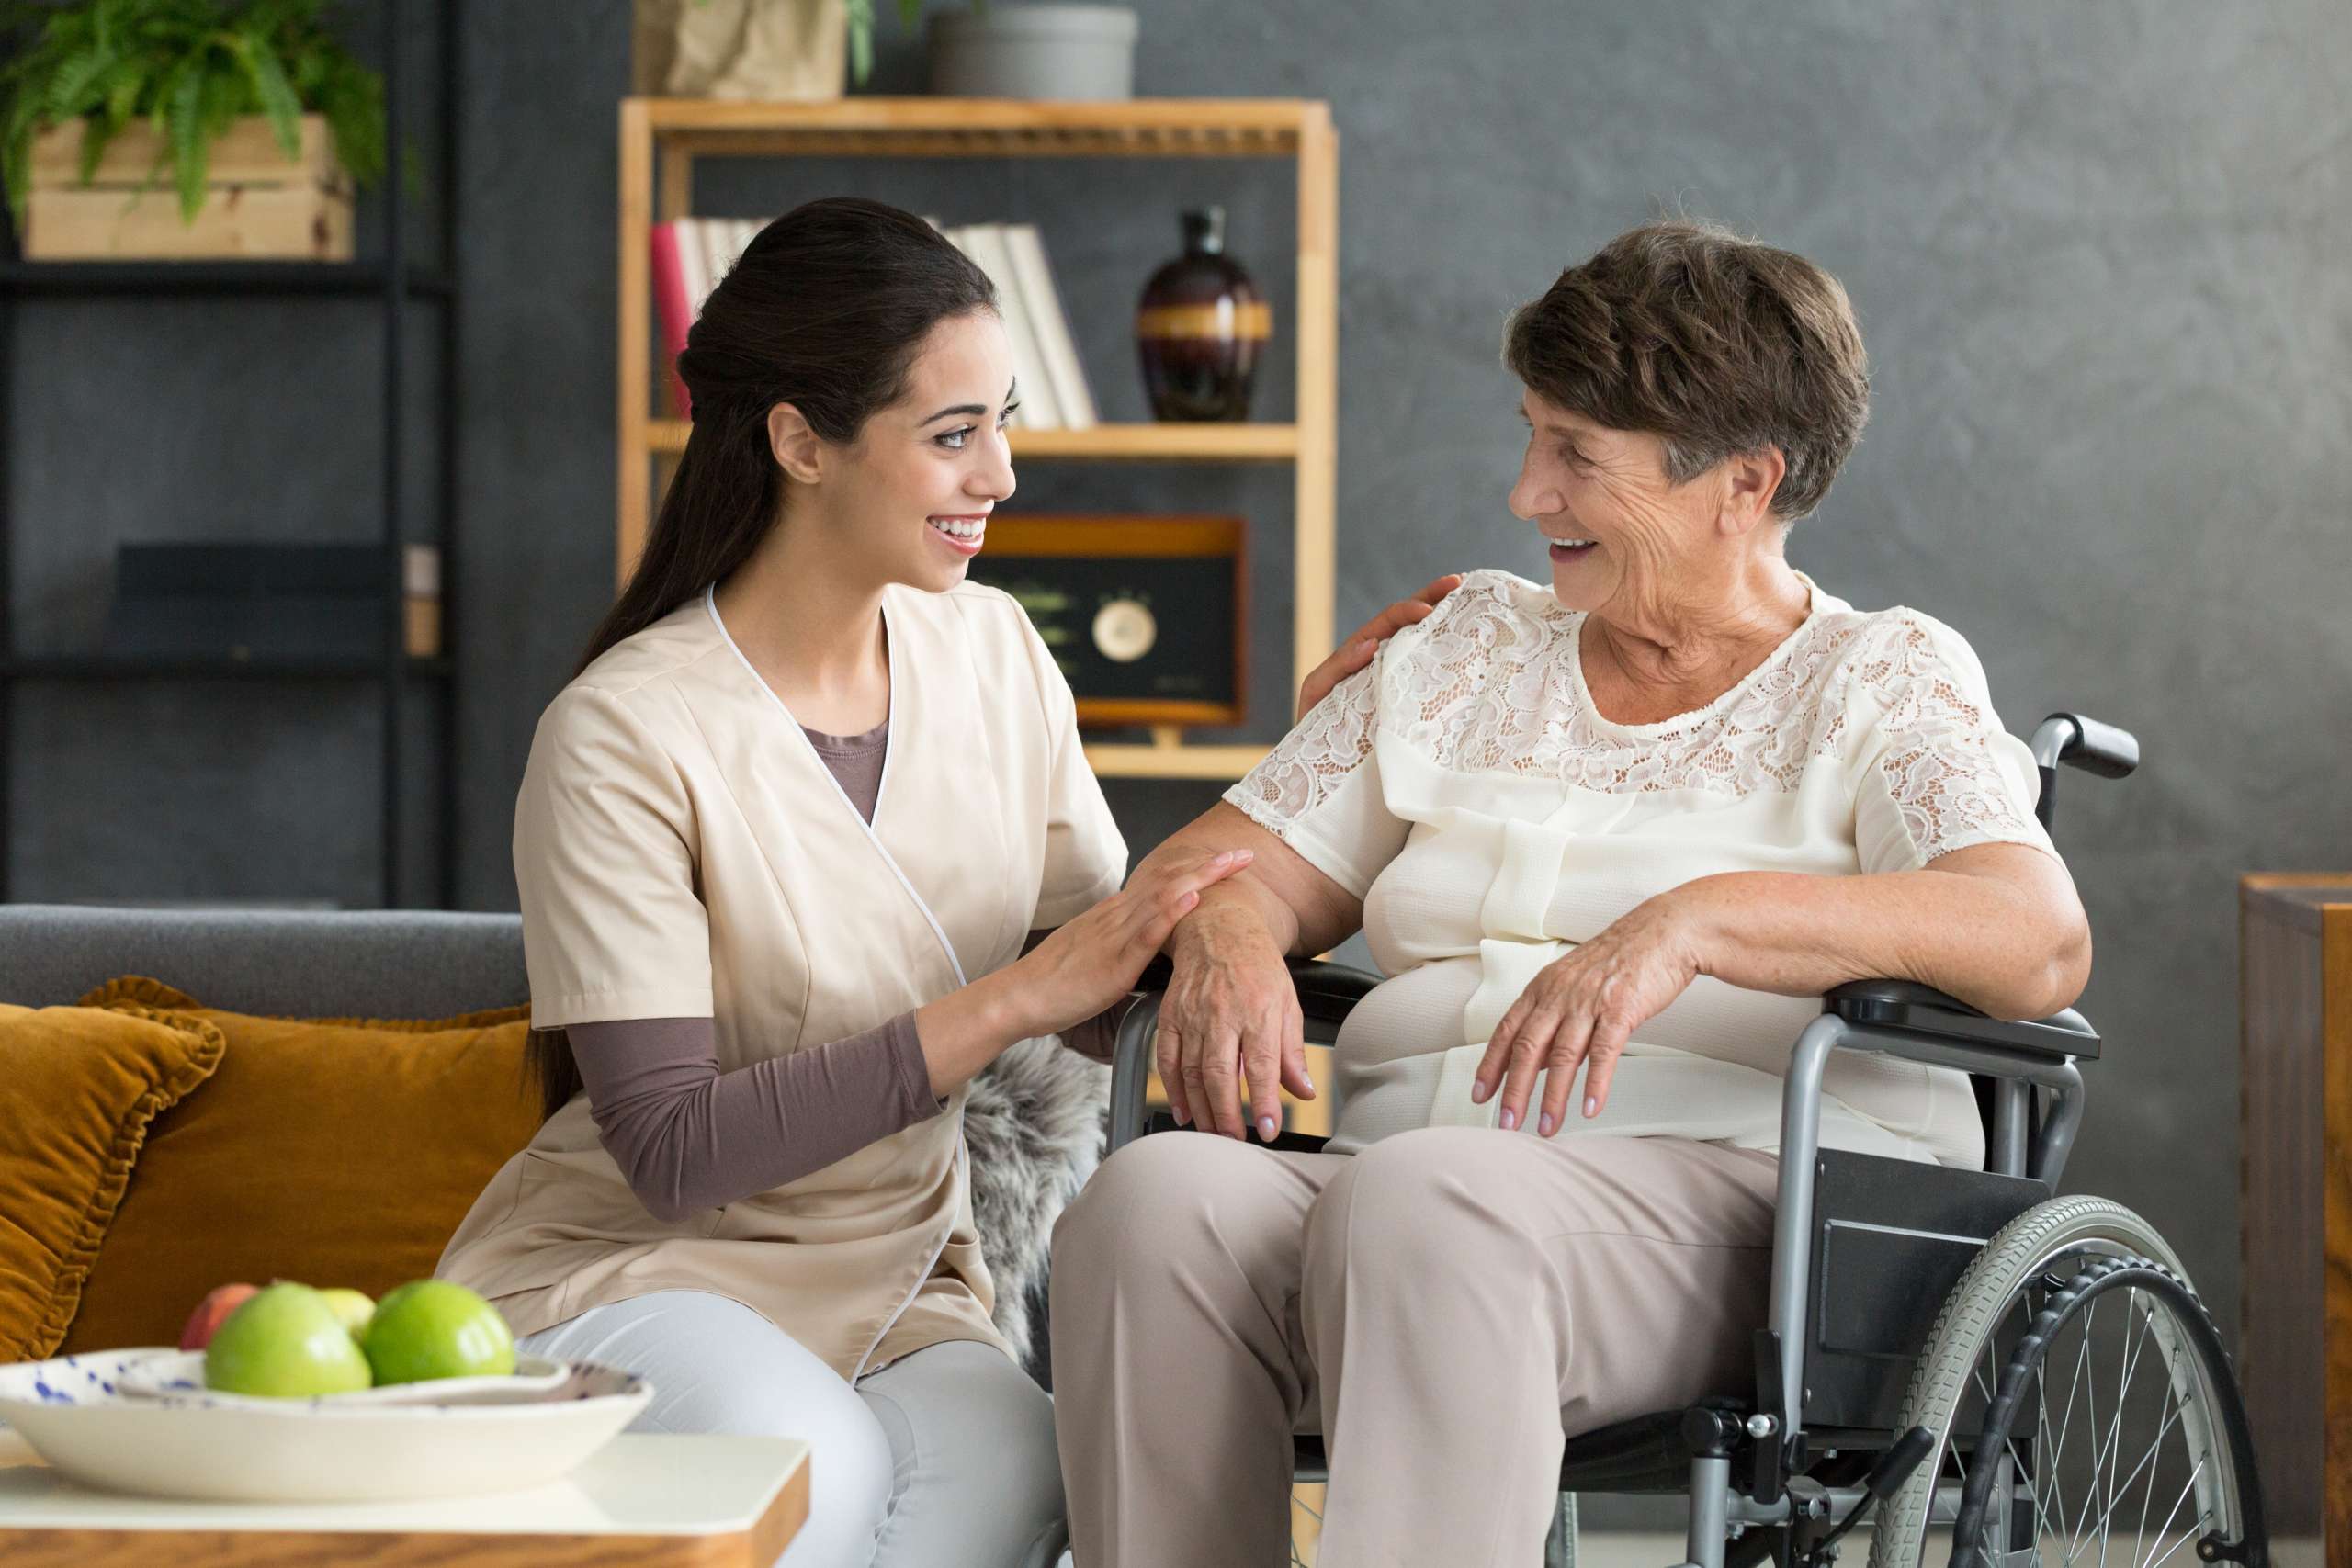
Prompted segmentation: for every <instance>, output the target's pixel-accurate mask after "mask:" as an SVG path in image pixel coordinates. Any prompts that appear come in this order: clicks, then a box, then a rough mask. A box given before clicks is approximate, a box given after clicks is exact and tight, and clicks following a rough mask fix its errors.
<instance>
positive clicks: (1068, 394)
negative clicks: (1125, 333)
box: [1004, 223, 1098, 430]
mask: <svg viewBox="0 0 2352 1568" xmlns="http://www.w3.org/2000/svg"><path fill="white" fill-rule="evenodd" d="M1004 243H1005V248H1006V249H1007V250H1008V251H1009V252H1010V253H1011V254H1012V276H1013V279H1014V281H1015V282H1016V283H1017V284H1018V285H1019V286H1020V289H1021V301H1022V304H1023V307H1025V308H1026V310H1027V311H1028V315H1029V324H1030V327H1031V329H1032V330H1033V331H1034V332H1035V333H1036V335H1037V350H1038V356H1039V357H1040V358H1041V359H1043V360H1044V361H1045V368H1046V378H1047V379H1048V380H1050V381H1051V382H1052V383H1053V389H1054V404H1055V407H1056V409H1057V411H1058V412H1059V413H1060V414H1061V421H1062V424H1063V426H1064V428H1066V429H1069V430H1091V429H1093V428H1094V426H1095V424H1096V423H1098V422H1097V420H1096V419H1095V415H1094V394H1093V392H1092V391H1091V389H1089V388H1088V387H1087V385H1086V367H1084V366H1083V365H1081V364H1080V363H1079V358H1078V345H1077V344H1076V343H1075V342H1074V341H1072V339H1071V337H1070V332H1069V314H1068V312H1066V311H1065V310H1063V309H1062V299H1061V291H1060V290H1059V289H1057V288H1055V287H1054V272H1053V268H1052V267H1051V266H1049V265H1046V242H1045V238H1044V236H1043V235H1041V234H1039V233H1038V232H1037V226H1036V225H1035V224H1034V223H1008V224H1006V225H1005V226H1004Z"/></svg>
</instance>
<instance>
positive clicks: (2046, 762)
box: [2033, 713, 2140, 828]
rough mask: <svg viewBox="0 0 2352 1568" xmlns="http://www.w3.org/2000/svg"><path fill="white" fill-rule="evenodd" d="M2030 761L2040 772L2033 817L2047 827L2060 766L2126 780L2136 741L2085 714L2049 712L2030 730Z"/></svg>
mask: <svg viewBox="0 0 2352 1568" xmlns="http://www.w3.org/2000/svg"><path fill="white" fill-rule="evenodd" d="M2033 761H2034V763H2035V765H2036V766H2037V767H2039V768H2040V769H2041V801H2040V802H2039V803H2038V804H2037V805H2036V806H2035V807H2034V808H2033V814H2034V815H2035V816H2036V817H2038V818H2041V825H2042V826H2043V827H2045V828H2047V827H2049V826H2050V818H2052V815H2053V814H2054V813H2055V812H2056V810H2057V807H2058V769H2059V766H2060V764H2062V763H2063V764H2064V765H2065V766H2067V767H2070V768H2080V769H2082V770H2083V771H2084V772H2085V773H2096V774H2098V776H2099V777H2100V778H2103V779H2120V778H2128V777H2130V776H2131V773H2132V772H2133V771H2134V770H2135V769H2137V768H2138V767H2139V766H2140V738H2139V737H2138V736H2136V735H2134V734H2132V733H2131V731H2130V730H2128V729H2120V728H2117V727H2116V726H2114V725H2111V724H2102V723H2100V722H2099V721H2098V719H2095V718H2093V717H2091V716H2089V715H2088V714H2080V713H2053V714H2052V715H2051V716H2049V717H2048V718H2045V719H2043V720H2042V721H2041V724H2040V725H2039V726H2037V727H2036V728H2035V729H2034V732H2033Z"/></svg>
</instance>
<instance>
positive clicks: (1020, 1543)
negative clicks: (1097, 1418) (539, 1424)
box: [520, 1291, 1062, 1568]
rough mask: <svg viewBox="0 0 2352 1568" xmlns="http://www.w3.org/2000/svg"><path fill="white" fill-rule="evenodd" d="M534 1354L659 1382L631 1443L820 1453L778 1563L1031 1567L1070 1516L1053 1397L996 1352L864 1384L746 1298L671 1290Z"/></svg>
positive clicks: (904, 1367) (558, 1336)
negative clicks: (695, 1437) (709, 1439)
mask: <svg viewBox="0 0 2352 1568" xmlns="http://www.w3.org/2000/svg"><path fill="white" fill-rule="evenodd" d="M520 1348H522V1349H524V1350H526V1351H527V1352H528V1353H530V1354H532V1355H535V1356H547V1357H551V1358H555V1359H561V1360H572V1361H597V1362H601V1363H603V1364H604V1365H606V1366H613V1367H623V1368H626V1369H628V1371H632V1372H635V1373H637V1374H638V1375H639V1376H640V1377H643V1378H644V1379H646V1381H648V1382H650V1383H652V1385H653V1401H652V1403H651V1404H648V1405H647V1406H646V1407H645V1410H644V1412H643V1413H642V1414H641V1415H639V1416H638V1418H637V1419H636V1421H634V1422H632V1423H631V1424H630V1426H629V1430H630V1431H632V1432H729V1433H734V1434H737V1435H741V1436H747V1437H777V1438H801V1439H802V1440H804V1441H805V1442H807V1443H808V1444H809V1450H810V1452H809V1522H808V1523H807V1524H805V1525H803V1526H802V1527H801V1529H800V1533H799V1534H798V1535H797V1537H795V1538H794V1540H793V1542H792V1545H791V1546H790V1547H788V1548H786V1551H785V1553H784V1555H783V1556H782V1557H780V1558H778V1559H777V1560H776V1564H777V1568H869V1565H872V1568H947V1565H950V1564H953V1565H956V1568H964V1565H968V1568H1019V1565H1020V1564H1021V1563H1023V1562H1025V1561H1027V1559H1028V1555H1029V1553H1030V1551H1032V1550H1033V1548H1034V1547H1035V1543H1036V1541H1037V1540H1038V1538H1039V1537H1040V1536H1042V1535H1044V1534H1045V1533H1046V1531H1048V1530H1050V1529H1054V1528H1055V1527H1056V1526H1057V1525H1058V1523H1059V1522H1060V1519H1061V1517H1062V1482H1061V1470H1060V1462H1059V1460H1058V1458H1057V1454H1056V1451H1055V1448H1054V1406H1053V1401H1052V1400H1051V1399H1050V1398H1049V1397H1048V1396H1047V1395H1046V1392H1045V1391H1044V1390H1043V1389H1041V1388H1039V1387H1038V1386H1037V1385H1036V1383H1035V1382H1033V1381H1032V1380H1031V1378H1030V1377H1029V1374H1028V1373H1026V1372H1024V1371H1022V1370H1021V1369H1020V1368H1019V1367H1017V1366H1015V1365H1014V1364H1013V1363H1012V1361H1011V1360H1009V1359H1006V1357H1005V1355H1004V1353H1003V1352H1002V1351H1000V1350H997V1349H995V1348H992V1347H990V1346H987V1345H980V1344H975V1343H971V1342H968V1341H954V1342H950V1343H948V1344H944V1345H933V1346H932V1347H931V1348H928V1349H925V1350H918V1351H916V1352H915V1353H914V1354H913V1355H911V1356H902V1357H900V1358H899V1359H898V1360H896V1361H893V1362H892V1363H890V1365H888V1366H887V1367H885V1368H883V1369H882V1370H881V1371H878V1372H869V1373H867V1374H866V1375H865V1377H863V1378H861V1379H859V1380H858V1382H857V1385H856V1387H855V1388H854V1389H853V1388H852V1387H851V1386H850V1385H849V1384H847V1383H845V1382H842V1379H841V1375H840V1374H839V1373H837V1372H835V1371H833V1370H832V1369H831V1367H829V1366H827V1365H826V1364H825V1363H824V1362H823V1361H821V1360H820V1359H818V1358H817V1357H816V1356H815V1355H814V1354H813V1353H811V1352H810V1351H809V1350H808V1349H807V1348H804V1347H803V1346H801V1344H800V1343H799V1342H798V1341H797V1340H795V1339H794V1338H792V1337H790V1336H789V1335H787V1334H786V1333H785V1332H784V1331H783V1330H782V1329H780V1328H777V1327H776V1326H775V1325H774V1324H772V1323H770V1322H768V1320H767V1319H766V1318H764V1317H762V1316H761V1315H760V1314H758V1313H755V1312H753V1311H752V1309H751V1308H749V1307H747V1306H744V1305H743V1304H742V1303H740V1302H736V1301H733V1300H731V1299H729V1298H728V1297H726V1296H721V1295H716V1294H713V1293H710V1292H704V1291H657V1292H653V1293H652V1294H650V1295H643V1296H638V1297H636V1298H634V1299H632V1300H629V1301H624V1302H614V1303H609V1304H607V1305H605V1306H597V1307H591V1308H589V1309H588V1310H587V1311H586V1312H583V1313H582V1314H580V1315H579V1316H577V1317H573V1318H570V1319H567V1320H566V1321H564V1322H562V1323H559V1324H557V1325H555V1326H553V1327H552V1328H545V1329H541V1330H540V1331H539V1332H538V1333H537V1334H533V1335H528V1336H526V1337H524V1339H523V1340H522V1341H521V1342H520Z"/></svg>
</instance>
